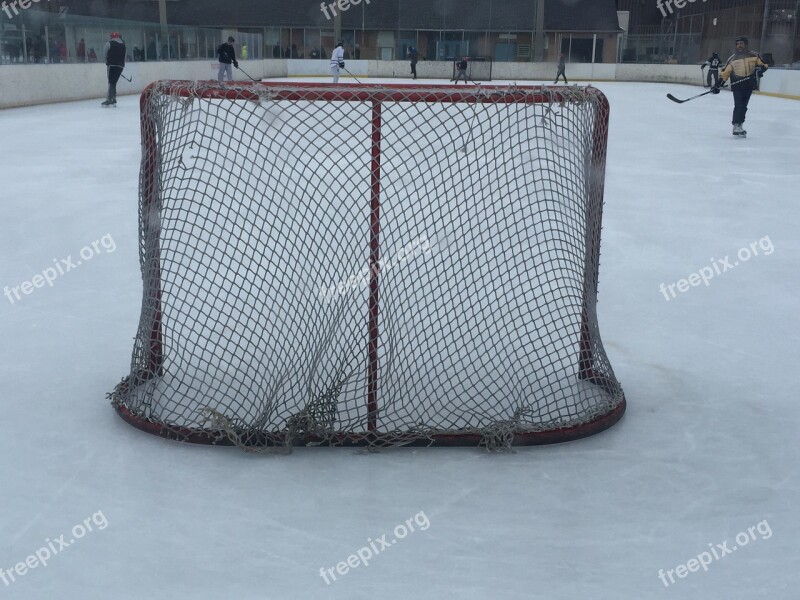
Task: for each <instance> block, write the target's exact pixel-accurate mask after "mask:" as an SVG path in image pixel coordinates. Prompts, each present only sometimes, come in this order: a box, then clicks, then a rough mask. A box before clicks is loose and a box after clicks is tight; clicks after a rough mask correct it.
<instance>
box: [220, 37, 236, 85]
mask: <svg viewBox="0 0 800 600" xmlns="http://www.w3.org/2000/svg"><path fill="white" fill-rule="evenodd" d="M234 41H236V40H234V39H233V38H232V37H229V38H228V41H227V43H225V42H223V43H222V44H220V45H219V48H217V57H218V58H219V72H218V73H217V80H218V81H219V82H220V83H222V82H224V81H225V74H226V73H227V74H228V81H233V69H231V63H233V66H234V67H236V68H237V69H238V68H239V63H238V61H237V60H236V50H234V48H233V42H234Z"/></svg>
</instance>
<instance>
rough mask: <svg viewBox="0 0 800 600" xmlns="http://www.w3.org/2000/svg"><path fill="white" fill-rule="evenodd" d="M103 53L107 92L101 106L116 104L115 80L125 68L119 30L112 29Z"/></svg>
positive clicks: (123, 46) (123, 48)
mask: <svg viewBox="0 0 800 600" xmlns="http://www.w3.org/2000/svg"><path fill="white" fill-rule="evenodd" d="M103 53H104V55H105V59H106V72H107V75H108V94H107V95H106V101H105V102H103V106H116V105H117V82H118V81H119V76H120V75H122V70H123V69H124V68H125V42H123V41H122V36H121V35H120V34H119V32H117V31H114V32H112V33H111V35H110V36H109V40H108V41H107V42H106V45H105V48H104V49H103Z"/></svg>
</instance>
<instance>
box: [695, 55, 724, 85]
mask: <svg viewBox="0 0 800 600" xmlns="http://www.w3.org/2000/svg"><path fill="white" fill-rule="evenodd" d="M721 66H722V61H721V60H720V58H719V54H717V53H716V52H714V53H713V54H712V55H711V56H710V57H709V59H708V60H707V61H706V62H704V63H703V64H702V66H701V67H700V71H701V72H702V70H703V69H704V68H705V67H708V73H707V74H706V85H705V87H711V77H712V76H713V77H714V85H717V83H719V69H720V67H721Z"/></svg>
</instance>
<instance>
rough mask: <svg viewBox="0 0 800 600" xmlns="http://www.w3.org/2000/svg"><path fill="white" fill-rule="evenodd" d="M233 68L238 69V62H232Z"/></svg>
mask: <svg viewBox="0 0 800 600" xmlns="http://www.w3.org/2000/svg"><path fill="white" fill-rule="evenodd" d="M233 66H234V67H236V68H237V69H238V68H239V63H238V62H236V61H233Z"/></svg>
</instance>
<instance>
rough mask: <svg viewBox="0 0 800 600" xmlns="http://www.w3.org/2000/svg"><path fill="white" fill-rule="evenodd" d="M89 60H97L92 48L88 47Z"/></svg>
mask: <svg viewBox="0 0 800 600" xmlns="http://www.w3.org/2000/svg"><path fill="white" fill-rule="evenodd" d="M89 62H97V53H96V52H95V51H94V48H89Z"/></svg>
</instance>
